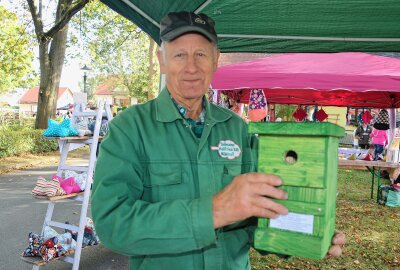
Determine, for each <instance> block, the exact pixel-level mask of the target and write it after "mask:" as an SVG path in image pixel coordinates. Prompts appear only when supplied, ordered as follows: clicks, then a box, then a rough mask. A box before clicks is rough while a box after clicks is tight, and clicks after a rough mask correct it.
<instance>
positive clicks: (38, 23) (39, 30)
mask: <svg viewBox="0 0 400 270" xmlns="http://www.w3.org/2000/svg"><path fill="white" fill-rule="evenodd" d="M27 2H28V5H29V10H30V12H31V14H32V19H33V25H34V26H35V33H36V38H37V39H38V40H39V41H40V40H41V39H42V37H43V35H44V33H43V22H42V18H41V17H40V15H39V11H38V8H37V7H36V5H35V2H34V0H27Z"/></svg>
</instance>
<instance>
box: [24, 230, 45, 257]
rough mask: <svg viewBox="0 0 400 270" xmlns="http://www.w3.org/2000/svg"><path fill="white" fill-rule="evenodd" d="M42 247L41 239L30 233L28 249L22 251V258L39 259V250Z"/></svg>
mask: <svg viewBox="0 0 400 270" xmlns="http://www.w3.org/2000/svg"><path fill="white" fill-rule="evenodd" d="M42 246H43V237H41V236H40V235H38V234H36V233H33V232H30V233H29V235H28V247H27V248H26V249H25V250H24V252H23V254H22V256H24V257H37V256H38V257H40V248H41V247H42Z"/></svg>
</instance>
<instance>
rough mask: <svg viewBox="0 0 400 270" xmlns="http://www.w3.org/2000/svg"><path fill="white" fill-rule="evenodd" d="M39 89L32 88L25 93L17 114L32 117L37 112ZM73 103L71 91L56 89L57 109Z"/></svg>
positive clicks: (61, 88) (64, 88)
mask: <svg viewBox="0 0 400 270" xmlns="http://www.w3.org/2000/svg"><path fill="white" fill-rule="evenodd" d="M38 97H39V87H38V86H36V87H33V88H31V89H29V90H28V91H26V92H25V94H24V95H23V96H22V97H21V98H20V100H19V113H20V115H23V116H33V115H35V114H36V112H37V105H38ZM73 103H74V98H73V93H72V90H71V89H70V88H68V87H59V88H58V99H57V108H60V107H64V106H67V105H69V104H73Z"/></svg>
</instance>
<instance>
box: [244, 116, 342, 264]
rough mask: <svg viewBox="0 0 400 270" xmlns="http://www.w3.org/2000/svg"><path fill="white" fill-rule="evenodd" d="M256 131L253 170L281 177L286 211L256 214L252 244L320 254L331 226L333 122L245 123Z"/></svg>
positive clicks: (333, 209)
mask: <svg viewBox="0 0 400 270" xmlns="http://www.w3.org/2000/svg"><path fill="white" fill-rule="evenodd" d="M249 132H250V133H256V134H258V138H259V145H258V171H259V172H264V173H272V174H276V175H278V176H280V177H281V178H282V180H283V182H284V185H283V186H282V187H281V188H282V189H284V190H285V191H286V192H287V193H288V200H283V201H279V203H281V204H283V205H285V206H286V207H287V208H288V209H289V214H288V215H287V216H281V217H279V218H277V219H263V218H259V219H258V226H257V229H256V232H255V247H256V248H257V249H261V250H266V251H270V252H274V253H279V254H287V255H292V256H300V257H306V258H311V259H322V258H323V257H324V256H325V255H326V253H327V251H328V249H329V247H330V245H331V238H332V236H333V234H334V230H335V216H336V192H337V191H336V186H337V168H338V144H339V138H340V137H342V136H344V134H345V130H344V129H343V128H342V127H340V126H338V125H335V124H332V123H327V122H326V123H295V122H280V123H250V124H249Z"/></svg>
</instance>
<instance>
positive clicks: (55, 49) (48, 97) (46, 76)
mask: <svg viewBox="0 0 400 270" xmlns="http://www.w3.org/2000/svg"><path fill="white" fill-rule="evenodd" d="M62 2H63V0H60V2H59V6H62ZM64 11H65V10H63V9H62V8H61V7H59V8H57V18H60V17H61V16H62V13H63V12H64ZM67 36H68V24H66V25H65V26H64V27H63V28H62V29H61V30H59V31H58V32H57V33H56V34H55V35H54V37H53V39H52V40H51V41H48V40H47V39H44V38H43V39H41V40H40V41H39V59H40V86H39V96H38V108H37V114H36V122H35V128H40V129H46V128H47V121H48V119H49V118H54V117H55V114H56V109H57V99H58V89H59V87H60V79H61V73H62V68H63V63H64V59H65V50H66V47H67ZM49 46H50V50H49Z"/></svg>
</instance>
